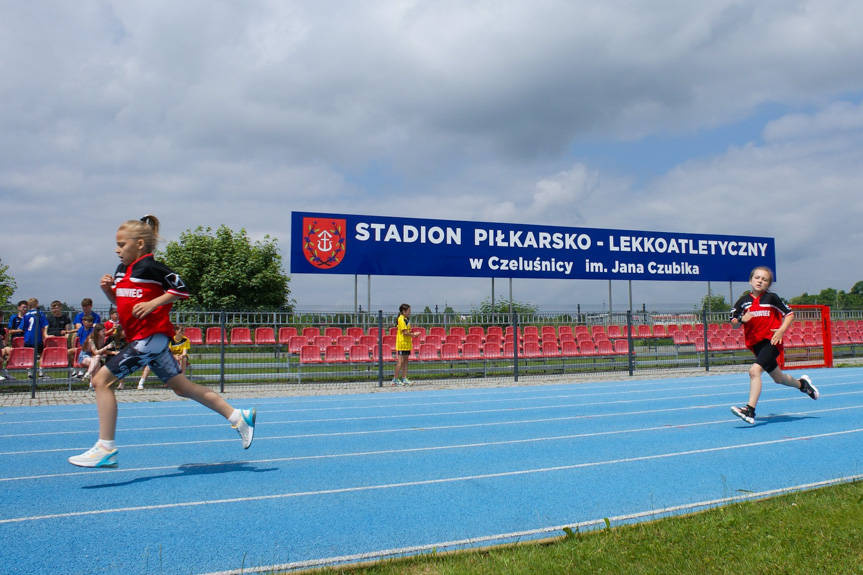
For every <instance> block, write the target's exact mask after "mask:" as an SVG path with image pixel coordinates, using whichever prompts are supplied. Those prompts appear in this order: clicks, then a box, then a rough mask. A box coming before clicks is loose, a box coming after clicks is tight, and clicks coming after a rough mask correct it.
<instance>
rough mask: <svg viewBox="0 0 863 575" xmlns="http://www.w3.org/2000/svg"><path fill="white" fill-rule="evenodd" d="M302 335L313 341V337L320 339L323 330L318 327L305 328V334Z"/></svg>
mask: <svg viewBox="0 0 863 575" xmlns="http://www.w3.org/2000/svg"><path fill="white" fill-rule="evenodd" d="M301 335H303V336H304V337H305V338H306V339H308V340H309V341H311V339H312V338H313V337H318V336H319V335H321V330H320V329H319V328H316V327H304V328H303V333H302V334H301Z"/></svg>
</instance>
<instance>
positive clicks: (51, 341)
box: [45, 335, 66, 351]
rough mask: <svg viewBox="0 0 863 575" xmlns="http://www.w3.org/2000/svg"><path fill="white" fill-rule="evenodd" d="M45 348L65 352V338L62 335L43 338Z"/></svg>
mask: <svg viewBox="0 0 863 575" xmlns="http://www.w3.org/2000/svg"><path fill="white" fill-rule="evenodd" d="M45 347H46V348H49V347H60V348H63V350H64V351H65V349H66V338H65V337H63V336H62V335H49V336H48V337H46V338H45Z"/></svg>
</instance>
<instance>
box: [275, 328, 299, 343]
mask: <svg viewBox="0 0 863 575" xmlns="http://www.w3.org/2000/svg"><path fill="white" fill-rule="evenodd" d="M297 335H298V334H297V328H295V327H280V328H279V343H280V344H281V345H288V342H290V340H291V338H292V337H296V336H297Z"/></svg>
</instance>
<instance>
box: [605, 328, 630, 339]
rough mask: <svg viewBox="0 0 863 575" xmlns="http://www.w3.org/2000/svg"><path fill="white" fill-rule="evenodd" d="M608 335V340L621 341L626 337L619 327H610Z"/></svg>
mask: <svg viewBox="0 0 863 575" xmlns="http://www.w3.org/2000/svg"><path fill="white" fill-rule="evenodd" d="M606 333H607V334H608V339H621V338H624V337H626V336H625V335H623V332H622V331H621V329H620V326H619V325H610V326H608V330H607V331H606Z"/></svg>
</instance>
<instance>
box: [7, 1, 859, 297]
mask: <svg viewBox="0 0 863 575" xmlns="http://www.w3.org/2000/svg"><path fill="white" fill-rule="evenodd" d="M861 27H863V3H859V2H848V1H847V0H843V1H839V0H818V1H814V0H812V1H807V0H798V1H791V2H789V1H787V0H759V1H757V2H753V1H742V0H702V1H699V2H691V1H683V0H652V1H650V2H647V1H638V0H606V1H604V2H587V1H584V0H570V1H563V0H559V1H555V0H458V1H453V0H380V1H356V2H345V1H343V0H339V1H333V0H314V1H291V0H272V1H250V2H221V1H214V0H206V1H194V0H189V1H185V2H173V1H172V2H167V1H160V0H147V1H146V2H144V1H140V0H126V1H123V2H119V1H116V2H115V1H108V0H104V1H87V0H82V1H79V2H63V1H60V0H55V1H41V0H36V1H34V2H18V1H15V0H0V30H2V34H0V75H2V76H0V77H2V80H0V213H2V225H0V238H2V241H0V259H2V263H3V264H4V265H8V266H9V270H8V273H9V274H10V275H12V276H13V277H14V278H15V280H16V282H17V286H18V290H17V292H16V293H15V296H14V299H15V300H17V299H22V298H27V297H32V296H35V297H38V298H39V299H40V300H41V301H43V302H45V301H50V300H53V299H60V300H63V301H67V302H69V303H78V302H80V300H81V298H83V297H85V296H91V297H93V298H94V299H96V300H97V302H100V298H102V296H101V294H100V293H99V288H98V281H99V278H100V277H101V275H102V274H104V273H106V272H110V271H112V270H113V269H114V267H115V266H116V264H117V259H116V255H115V254H114V252H113V249H114V234H115V232H116V229H117V226H118V225H119V224H120V223H121V222H122V221H124V220H126V219H130V218H137V217H140V216H142V215H144V214H145V213H154V214H156V215H157V216H159V217H160V219H161V220H162V224H163V235H164V237H165V238H166V239H167V240H175V239H177V238H178V237H179V235H180V234H181V233H182V232H183V231H185V230H188V229H194V228H196V227H197V226H204V227H208V226H209V227H212V228H214V229H215V228H217V227H218V226H220V225H222V224H225V225H227V226H229V227H230V228H232V229H235V230H239V229H240V228H245V229H246V230H247V232H248V233H249V235H250V236H251V237H252V238H253V239H262V238H263V237H264V236H265V235H270V236H271V237H275V238H277V239H278V242H279V245H280V247H281V250H282V253H283V254H284V257H285V261H284V264H285V269H286V271H287V270H289V265H290V262H289V260H288V252H289V233H290V229H289V223H290V213H291V211H292V210H297V211H323V212H333V213H358V214H370V215H386V216H410V217H427V218H441V219H453V220H480V221H490V222H514V223H535V224H552V225H561V226H576V227H590V228H618V229H632V230H662V231H674V232H689V233H706V234H728V235H735V234H740V235H753V236H767V237H773V238H775V239H776V251H777V268H778V270H777V271H778V276H779V278H778V279H779V281H778V282H777V284H776V286H775V288H776V291H777V292H778V293H779V294H780V295H783V296H785V297H792V296H795V295H799V294H801V293H803V292H809V293H817V292H819V291H821V290H822V289H824V288H828V287H833V288H837V289H844V290H846V291H848V290H850V289H851V287H852V286H853V285H854V283H856V282H857V281H860V280H863V270H861V265H860V244H861V235H863V201H861V200H860V191H861V188H863V161H861V159H863V56H861V55H863V34H861V33H860V29H861ZM371 284H372V287H371V292H372V293H371V301H372V307H373V308H374V309H378V308H380V307H394V306H396V305H397V304H398V303H400V302H401V301H408V302H410V303H412V305H413V306H414V308H415V309H416V308H417V307H419V308H422V307H424V306H426V305H428V306H430V307H432V308H433V307H434V305H436V304H437V305H441V306H442V305H445V304H449V305H452V306H454V307H457V308H458V307H465V308H466V307H467V306H469V305H470V304H478V303H480V302H481V301H482V300H483V299H485V298H487V297H488V296H489V292H490V289H491V282H490V281H489V280H455V279H447V278H401V277H376V278H372V280H371ZM366 286H367V282H366V278H361V280H360V282H359V287H360V289H359V294H358V298H359V301H360V303H362V304H364V307H365V305H366V304H367V300H368V299H369V295H368V290H367V288H366ZM746 287H747V286H746V284H734V286H731V287H730V289H731V290H733V291H734V295H735V297H736V296H737V295H739V293H740V292H741V291H742V290H744V289H746ZM291 288H292V295H293V297H294V298H295V299H296V300H297V302H298V304H299V305H300V306H301V307H312V306H348V307H351V306H352V305H353V298H354V292H353V289H354V278H353V276H344V275H342V276H334V277H326V278H324V277H320V276H311V275H295V276H293V278H292V281H291ZM508 289H509V286H508V283H507V282H505V281H501V280H499V281H497V282H496V283H495V290H496V295H497V296H501V295H508ZM632 289H633V299H634V301H635V304H636V305H637V306H638V307H640V304H641V303H647V305H648V306H652V305H674V306H677V305H686V306H691V305H693V304H695V303H696V302H698V301H699V300H700V298H701V297H702V296H703V295H704V293H705V292H706V289H707V287H706V285H705V284H703V283H688V282H687V283H675V284H670V283H654V282H634V283H633V286H632ZM713 289H714V290H716V291H718V292H719V293H720V294H723V295H726V297H728V293H729V286H728V285H724V286H717V285H715V284H714V285H713ZM513 290H514V294H513V296H514V298H515V299H516V300H519V301H526V302H531V303H536V304H539V305H541V306H542V307H543V308H544V309H555V308H570V307H574V306H575V305H576V304H582V305H583V306H584V305H590V306H601V305H603V304H606V302H607V300H608V283H607V282H604V281H572V282H566V281H540V280H525V279H520V280H514V281H513ZM612 299H613V303H614V307H615V309H618V307H619V306H623V307H624V309H625V307H626V306H628V301H627V300H628V285H627V283H626V282H616V283H615V284H614V286H613V295H612ZM100 303H103V304H106V303H107V302H100Z"/></svg>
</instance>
